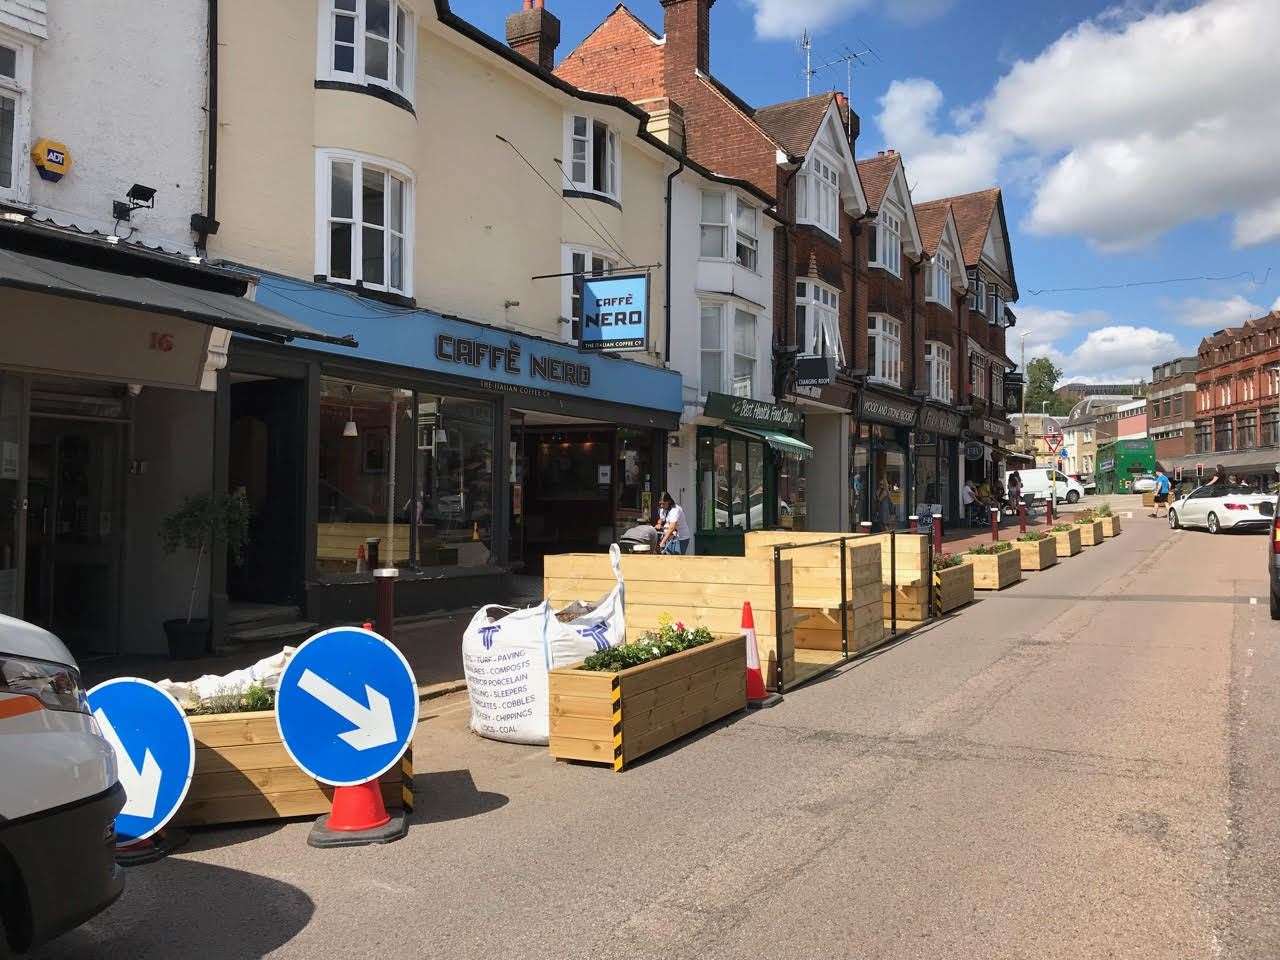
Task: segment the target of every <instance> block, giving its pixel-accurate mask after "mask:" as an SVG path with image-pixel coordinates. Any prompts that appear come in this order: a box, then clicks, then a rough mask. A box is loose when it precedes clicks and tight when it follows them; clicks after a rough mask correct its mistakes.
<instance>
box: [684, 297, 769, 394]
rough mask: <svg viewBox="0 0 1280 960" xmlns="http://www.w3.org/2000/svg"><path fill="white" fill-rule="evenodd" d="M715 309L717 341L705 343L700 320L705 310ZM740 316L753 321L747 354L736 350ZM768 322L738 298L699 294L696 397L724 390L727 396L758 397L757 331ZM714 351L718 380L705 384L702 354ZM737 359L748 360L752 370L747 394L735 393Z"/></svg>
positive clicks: (759, 367) (758, 341)
mask: <svg viewBox="0 0 1280 960" xmlns="http://www.w3.org/2000/svg"><path fill="white" fill-rule="evenodd" d="M712 310H714V311H715V312H716V314H717V321H716V323H717V336H716V343H715V345H713V346H708V345H707V343H706V342H705V339H704V337H703V326H702V324H703V321H704V319H706V318H705V316H704V314H705V313H706V312H707V311H712ZM740 315H741V316H745V317H750V318H751V321H752V332H753V335H752V338H751V346H752V350H753V353H752V354H750V355H748V354H746V353H742V352H740V351H739V350H738V348H737V346H738V343H737V331H738V321H739V318H740ZM766 321H767V317H766V316H765V315H764V314H762V313H760V312H759V311H758V310H757V309H752V308H751V307H750V305H747V304H743V303H742V302H740V301H737V300H722V299H717V298H715V297H699V298H698V396H699V399H700V400H702V401H705V400H706V397H707V394H708V393H711V392H715V393H725V394H729V395H730V396H740V397H749V398H752V399H758V398H759V392H760V386H761V379H760V376H761V374H760V372H761V348H760V331H761V329H762V327H761V324H762V323H764V322H766ZM709 353H714V354H716V355H717V356H718V357H719V359H720V382H719V383H715V384H708V383H707V382H706V377H704V376H703V372H704V371H703V363H702V360H703V355H704V354H709ZM739 358H743V359H748V360H750V362H751V364H752V369H751V388H750V392H749V393H740V392H738V389H737V386H736V381H737V379H738V378H737V361H738V359H739Z"/></svg>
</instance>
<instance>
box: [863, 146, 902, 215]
mask: <svg viewBox="0 0 1280 960" xmlns="http://www.w3.org/2000/svg"><path fill="white" fill-rule="evenodd" d="M901 159H902V158H901V157H900V156H899V155H898V154H896V153H889V152H887V151H881V152H880V153H877V154H876V155H875V156H874V157H869V158H867V159H866V160H859V161H858V176H860V177H861V178H862V188H863V189H864V190H866V192H867V206H868V207H869V208H870V209H872V210H879V209H880V204H881V203H883V202H884V195H885V193H886V192H888V190H889V182H890V181H891V180H892V179H893V171H894V169H895V168H896V167H897V165H898V163H899V162H900V161H901Z"/></svg>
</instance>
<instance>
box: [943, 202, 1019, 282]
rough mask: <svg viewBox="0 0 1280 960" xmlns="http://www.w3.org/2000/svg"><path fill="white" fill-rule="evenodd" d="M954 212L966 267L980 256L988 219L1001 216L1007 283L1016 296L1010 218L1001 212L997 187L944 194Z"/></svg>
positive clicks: (1002, 205)
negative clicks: (955, 194) (1007, 218)
mask: <svg viewBox="0 0 1280 960" xmlns="http://www.w3.org/2000/svg"><path fill="white" fill-rule="evenodd" d="M946 199H947V200H949V201H950V202H951V209H952V210H953V211H954V212H955V217H956V226H957V227H959V229H960V243H961V245H962V246H963V247H964V262H965V266H967V267H976V266H977V265H978V262H979V261H980V260H981V259H982V247H983V244H985V243H986V239H987V234H988V233H990V232H991V223H992V221H993V220H994V219H995V218H996V217H999V218H1000V231H1001V233H1002V234H1003V236H1004V259H1005V263H1006V264H1007V265H1008V267H1009V285H1010V286H1012V287H1013V299H1014V300H1017V299H1018V280H1017V277H1016V276H1015V274H1014V270H1013V248H1012V247H1011V246H1010V243H1009V222H1008V221H1007V220H1006V219H1005V215H1004V197H1003V195H1002V194H1001V192H1000V188H999V187H988V188H987V189H986V190H978V191H976V192H974V193H965V194H961V195H960V196H958V197H947V198H946Z"/></svg>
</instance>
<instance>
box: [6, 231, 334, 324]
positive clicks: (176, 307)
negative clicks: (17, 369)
mask: <svg viewBox="0 0 1280 960" xmlns="http://www.w3.org/2000/svg"><path fill="white" fill-rule="evenodd" d="M0 287H11V288H13V289H16V290H29V291H32V292H34V293H43V294H48V295H51V296H55V297H69V298H71V299H74V300H85V301H88V302H90V303H105V304H110V305H112V306H117V307H127V308H129V309H132V310H142V311H145V312H147V313H158V314H163V315H165V316H171V317H181V318H183V319H185V320H194V321H196V322H198V323H206V324H209V325H210V326H214V327H222V328H223V329H226V330H232V331H234V332H236V333H243V334H248V335H249V336H254V337H260V338H262V339H265V340H273V341H275V342H277V343H286V342H288V341H290V340H293V339H295V338H297V339H302V340H316V341H320V342H323V343H333V344H337V345H339V346H345V347H355V346H358V344H357V343H356V341H355V339H354V338H353V337H350V336H333V335H331V334H327V333H322V332H320V331H319V330H314V329H312V328H311V327H308V326H306V325H304V324H301V323H298V322H297V321H296V320H291V319H290V318H288V317H286V316H284V315H283V314H280V313H277V312H276V311H274V310H269V309H267V308H266V307H263V306H259V305H258V304H256V303H254V302H253V301H252V300H245V299H244V298H243V297H237V296H234V295H232V294H229V293H217V292H214V291H210V290H200V289H197V288H194V287H188V286H184V285H182V284H177V283H170V282H168V281H165V280H154V279H152V278H150V277H138V276H132V275H129V274H123V273H113V272H111V271H109V270H98V269H95V268H93V267H87V266H83V265H81V264H77V263H68V262H66V261H63V260H49V259H46V258H44V257H37V256H33V255H32V254H29V253H19V252H17V251H14V250H3V249H0Z"/></svg>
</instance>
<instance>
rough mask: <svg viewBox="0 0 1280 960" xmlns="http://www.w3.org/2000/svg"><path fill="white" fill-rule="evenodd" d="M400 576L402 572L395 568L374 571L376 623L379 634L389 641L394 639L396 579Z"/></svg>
mask: <svg viewBox="0 0 1280 960" xmlns="http://www.w3.org/2000/svg"><path fill="white" fill-rule="evenodd" d="M399 576H400V571H399V570H397V569H396V568H395V567H384V568H383V569H381V570H375V571H373V583H374V588H375V590H376V594H375V597H376V600H375V607H374V609H375V610H376V611H377V613H376V614H375V616H374V622H375V623H376V624H377V632H378V633H379V634H381V635H382V636H383V637H385V638H386V639H388V640H390V639H392V637H391V634H392V632H393V631H394V630H395V625H396V578H397V577H399Z"/></svg>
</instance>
